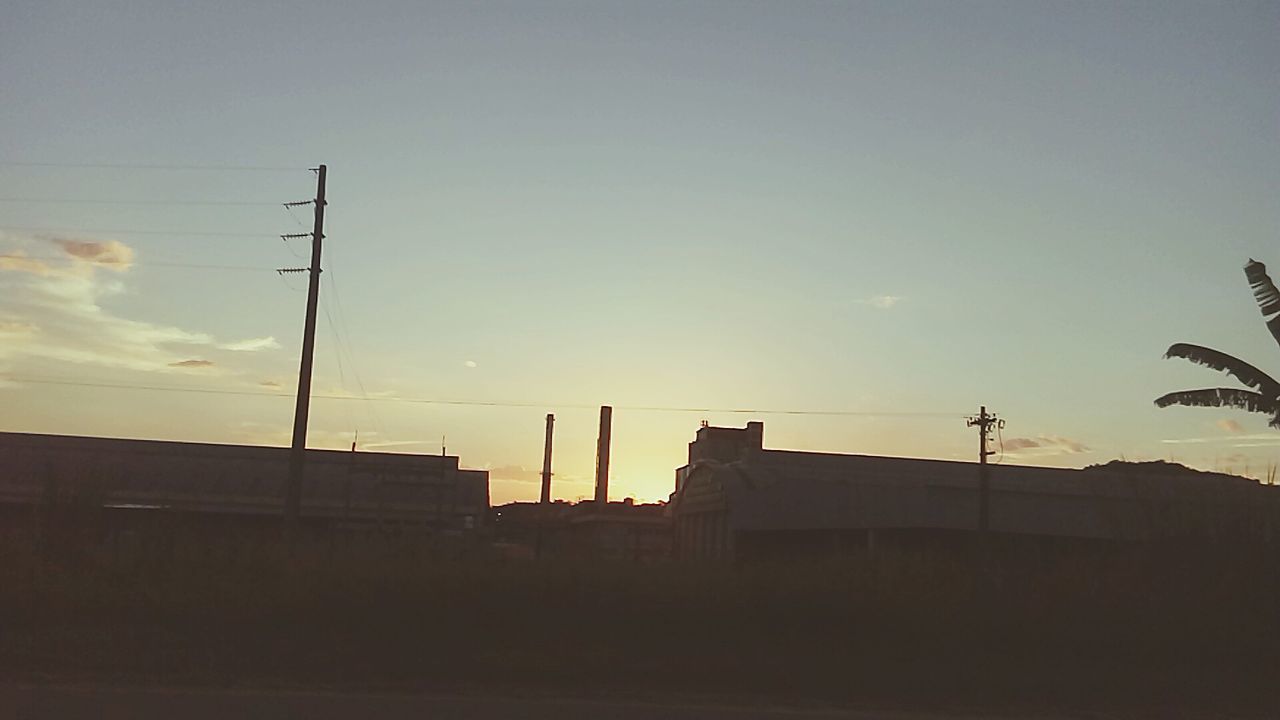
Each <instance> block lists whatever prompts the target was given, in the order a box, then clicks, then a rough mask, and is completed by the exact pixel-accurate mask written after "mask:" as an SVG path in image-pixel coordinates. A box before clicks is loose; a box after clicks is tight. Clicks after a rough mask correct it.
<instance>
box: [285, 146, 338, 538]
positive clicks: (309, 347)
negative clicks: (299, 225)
mask: <svg viewBox="0 0 1280 720" xmlns="http://www.w3.org/2000/svg"><path fill="white" fill-rule="evenodd" d="M327 171H328V168H327V167H326V166H324V165H321V166H320V167H318V168H316V199H315V200H313V201H312V203H313V204H314V205H315V224H314V225H313V226H312V229H311V266H310V267H308V268H307V271H308V273H309V274H310V279H309V280H308V281H307V319H306V324H305V326H304V327H303V331H302V360H301V362H300V364H299V367H298V402H297V405H296V406H295V407H294V411H293V445H292V446H291V447H290V450H289V482H288V485H287V486H286V487H285V500H284V502H285V505H284V517H285V524H286V525H288V526H289V527H290V528H293V527H296V526H297V524H298V518H299V516H300V515H301V510H302V477H303V465H304V463H305V462H306V455H307V416H308V414H309V413H310V412H311V363H312V359H313V357H314V355H315V349H316V307H317V305H319V303H320V245H321V241H322V240H324V206H325V199H324V183H325V174H326V173H327Z"/></svg>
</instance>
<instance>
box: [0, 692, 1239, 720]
mask: <svg viewBox="0 0 1280 720" xmlns="http://www.w3.org/2000/svg"><path fill="white" fill-rule="evenodd" d="M0 716H3V717H15V718H23V719H24V720H25V719H29V720H43V719H44V718H50V719H53V718H56V719H57V720H79V719H80V718H84V719H85V720H89V719H92V720H114V719H116V718H119V719H121V720H124V719H125V718H128V719H129V720H151V719H152V718H155V719H157V720H160V719H163V720H169V719H170V718H184V719H186V720H204V719H205V718H209V719H213V718H219V719H221V718H246V719H253V718H261V719H262V720H270V719H274V718H281V719H284V718H309V719H310V720H348V719H352V718H379V719H386V720H397V719H399V718H414V719H415V720H419V719H422V718H431V720H491V719H494V720H496V719H498V718H519V719H520V720H552V719H554V720H588V719H590V720H595V719H596V718H609V719H610V720H695V719H696V720H786V719H787V718H796V719H798V720H802V719H805V718H810V719H812V720H821V719H823V718H848V719H849V720H996V719H997V718H999V719H1008V718H1027V719H1028V720H1031V719H1034V720H1067V718H1081V717H1090V718H1098V717H1102V716H1099V715H1095V714H1088V715H1082V714H1078V713H1059V712H1044V711H1027V712H1019V711H996V712H968V711H957V712H950V711H949V712H943V711H932V712H917V711H910V710H895V709H887V708H875V709H871V708H864V709H814V708H786V707H734V706H731V705H725V704H709V703H683V704H674V703H658V702H641V701H607V700H566V699H547V698H488V697H466V696H436V695H352V694H338V693H316V692H266V691H255V692H244V691H240V692H233V691H216V690H190V689H181V690H176V689H153V688H103V687H84V686H81V687H76V686H13V685H11V686H0ZM1131 716H1132V717H1162V718H1173V717H1181V718H1209V717H1225V716H1224V715H1221V714H1217V713H1211V714H1209V713H1205V714H1200V713H1195V714H1180V713H1179V712H1178V711H1176V710H1174V709H1171V708H1170V709H1165V710H1164V711H1160V712H1154V711H1153V712H1151V713H1141V714H1138V715H1130V714H1123V715H1108V716H1106V717H1115V718H1119V717H1131Z"/></svg>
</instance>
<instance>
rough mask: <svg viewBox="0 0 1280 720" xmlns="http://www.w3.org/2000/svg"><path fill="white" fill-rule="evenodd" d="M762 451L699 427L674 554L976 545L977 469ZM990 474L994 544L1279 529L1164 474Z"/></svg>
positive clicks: (1190, 475) (1265, 492)
mask: <svg viewBox="0 0 1280 720" xmlns="http://www.w3.org/2000/svg"><path fill="white" fill-rule="evenodd" d="M763 442H764V424H763V423H759V422H753V423H749V424H748V425H747V427H746V428H721V427H707V426H704V427H702V428H701V429H700V430H698V434H697V439H696V440H695V441H694V442H692V443H690V444H689V463H688V464H687V465H685V466H684V467H681V468H679V469H678V470H677V471H676V490H675V492H674V493H673V494H672V498H671V503H670V505H669V507H670V513H671V515H672V518H673V521H674V528H673V532H674V541H673V542H674V550H675V555H676V556H677V557H681V558H732V557H748V556H757V555H769V554H797V553H814V552H831V551H842V550H847V549H852V548H874V547H876V546H877V545H878V544H891V545H898V546H930V547H936V546H940V545H941V546H964V545H966V544H971V543H972V542H973V540H974V538H975V536H976V534H977V533H976V528H977V524H978V512H979V509H978V507H979V502H978V471H977V463H970V462H954V461H946V460H919V459H911V458H897V457H879V456H873V455H841V454H833V453H816V452H795V451H789V450H766V449H764V447H763ZM988 467H989V468H990V472H991V492H990V523H991V525H990V526H991V533H990V538H991V540H992V541H993V542H996V543H1000V542H1004V543H1008V542H1009V541H1011V540H1014V539H1016V541H1017V542H1018V543H1020V544H1022V545H1026V544H1034V545H1039V546H1044V547H1052V546H1055V545H1062V544H1072V543H1076V544H1087V543H1098V542H1102V543H1109V542H1117V541H1121V542H1124V541H1135V542H1138V541H1150V540H1159V539H1169V538H1192V539H1196V540H1202V541H1203V540H1217V539H1241V540H1248V541H1259V540H1261V541H1271V540H1272V539H1273V538H1275V537H1276V526H1277V520H1278V519H1280V492H1278V491H1277V490H1276V488H1274V487H1268V486H1262V485H1259V484H1258V483H1256V482H1253V481H1251V480H1248V479H1245V478H1238V477H1233V476H1229V475H1221V474H1216V473H1201V472H1197V471H1193V470H1189V469H1187V468H1183V467H1181V466H1172V465H1169V464H1167V463H1155V464H1146V463H1144V464H1136V465H1135V464H1115V463H1113V464H1109V465H1107V466H1099V467H1092V468H1087V469H1084V470H1071V469H1062V468H1041V467H1026V466H1017V465H1005V464H1000V465H990V466H988Z"/></svg>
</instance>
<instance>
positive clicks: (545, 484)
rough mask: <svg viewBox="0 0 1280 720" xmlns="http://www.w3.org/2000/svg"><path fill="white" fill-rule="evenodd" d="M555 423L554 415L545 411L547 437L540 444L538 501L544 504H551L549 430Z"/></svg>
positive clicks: (550, 430)
mask: <svg viewBox="0 0 1280 720" xmlns="http://www.w3.org/2000/svg"><path fill="white" fill-rule="evenodd" d="M555 424H556V416H555V415H552V414H551V413H547V439H546V442H545V443H544V444H543V446H542V497H540V498H539V499H538V502H540V503H542V504H543V505H544V506H546V505H550V504H551V432H552V429H553V428H554V427H555Z"/></svg>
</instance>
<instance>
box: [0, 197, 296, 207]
mask: <svg viewBox="0 0 1280 720" xmlns="http://www.w3.org/2000/svg"><path fill="white" fill-rule="evenodd" d="M0 203H38V204H51V205H213V206H229V205H240V206H257V207H268V206H270V207H275V206H278V205H279V204H280V203H273V202H262V201H245V200H128V199H101V198H92V199H88V198H0Z"/></svg>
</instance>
